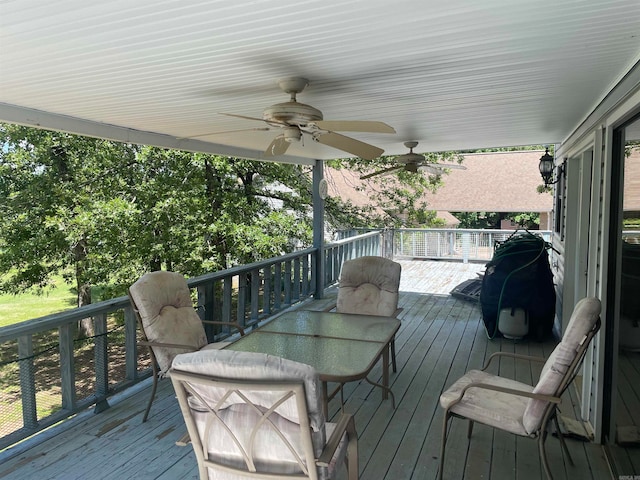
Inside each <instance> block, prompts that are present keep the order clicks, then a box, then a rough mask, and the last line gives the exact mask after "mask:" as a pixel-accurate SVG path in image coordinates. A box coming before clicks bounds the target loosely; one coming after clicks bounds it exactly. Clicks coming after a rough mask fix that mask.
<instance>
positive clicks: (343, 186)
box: [325, 150, 553, 230]
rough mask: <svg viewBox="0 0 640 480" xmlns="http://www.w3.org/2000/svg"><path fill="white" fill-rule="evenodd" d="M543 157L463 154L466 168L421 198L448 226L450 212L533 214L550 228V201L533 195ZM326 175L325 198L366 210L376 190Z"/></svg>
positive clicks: (346, 175)
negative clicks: (538, 215) (327, 195)
mask: <svg viewBox="0 0 640 480" xmlns="http://www.w3.org/2000/svg"><path fill="white" fill-rule="evenodd" d="M543 154H544V152H543V151H540V150H528V151H520V152H499V153H474V154H466V155H464V162H463V165H464V166H465V167H466V170H450V171H449V173H448V174H446V175H443V176H442V181H443V184H444V185H443V186H442V187H440V188H439V189H438V190H437V191H436V192H435V193H427V194H426V195H425V197H424V199H425V200H426V202H427V204H428V208H429V210H435V211H436V212H437V214H438V218H441V219H443V220H444V222H445V225H446V226H447V227H449V228H453V227H456V226H457V225H458V223H459V222H458V220H457V219H456V218H455V217H454V216H453V215H451V213H449V212H503V213H510V212H536V213H539V214H540V228H541V229H543V230H550V229H551V227H552V225H551V211H552V208H553V197H552V195H551V194H550V193H538V191H537V187H538V186H539V185H541V184H542V179H541V177H540V172H539V170H538V162H539V160H540V157H541V156H542V155H543ZM325 177H326V178H327V181H328V183H329V195H332V196H339V197H341V198H342V199H344V200H349V201H351V202H352V203H353V204H354V205H357V206H369V207H371V205H372V204H371V192H372V189H373V188H375V187H374V186H373V185H372V184H371V183H369V182H368V181H363V180H360V179H359V177H358V175H357V174H356V173H354V172H351V171H348V170H334V169H331V168H329V169H327V170H326V171H325ZM373 208H374V210H375V211H376V212H377V213H381V214H386V215H394V212H387V211H383V210H382V209H381V208H380V206H378V205H374V206H373ZM503 226H504V227H505V228H509V227H510V226H509V225H503Z"/></svg>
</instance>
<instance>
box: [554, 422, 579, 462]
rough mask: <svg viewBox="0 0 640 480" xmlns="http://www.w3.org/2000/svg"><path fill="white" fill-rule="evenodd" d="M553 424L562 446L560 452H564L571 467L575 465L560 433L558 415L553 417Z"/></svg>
mask: <svg viewBox="0 0 640 480" xmlns="http://www.w3.org/2000/svg"><path fill="white" fill-rule="evenodd" d="M553 423H554V425H555V427H556V433H557V434H558V440H560V445H562V450H563V451H564V454H565V455H566V456H567V458H568V459H569V463H570V464H571V466H574V465H575V463H573V458H571V454H570V453H569V449H568V448H567V442H565V441H564V436H563V435H562V432H561V431H560V424H559V423H558V415H554V416H553Z"/></svg>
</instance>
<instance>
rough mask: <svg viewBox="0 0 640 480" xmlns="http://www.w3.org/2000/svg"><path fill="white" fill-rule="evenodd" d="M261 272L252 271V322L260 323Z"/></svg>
mask: <svg viewBox="0 0 640 480" xmlns="http://www.w3.org/2000/svg"><path fill="white" fill-rule="evenodd" d="M260 283H261V282H260V270H259V269H257V268H256V269H254V270H251V314H250V317H249V319H250V322H251V323H254V322H257V321H258V313H259V310H260Z"/></svg>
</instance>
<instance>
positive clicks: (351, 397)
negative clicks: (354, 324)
mask: <svg viewBox="0 0 640 480" xmlns="http://www.w3.org/2000/svg"><path fill="white" fill-rule="evenodd" d="M456 265H457V266H458V267H459V268H458V270H456V269H455V268H454V267H456ZM479 270H481V266H478V265H475V266H473V265H471V266H469V265H467V266H463V265H462V264H447V263H446V262H421V265H413V264H411V265H410V264H409V263H408V262H406V265H405V262H403V283H402V290H403V293H402V295H401V300H400V306H401V307H402V308H403V309H404V310H403V312H402V314H401V318H402V327H401V330H400V331H399V333H398V335H397V337H396V349H397V358H398V372H397V373H396V374H392V375H391V382H392V390H393V392H394V394H395V398H396V408H395V410H394V409H393V408H392V406H391V402H390V401H382V400H381V394H380V391H379V390H378V389H375V388H373V387H372V386H371V385H369V384H368V383H366V382H360V383H352V384H349V385H348V386H347V387H346V389H345V396H346V407H345V408H346V410H347V411H348V412H350V413H353V414H354V415H355V419H356V428H357V430H358V434H359V449H360V452H359V453H360V470H361V471H360V478H361V479H372V480H380V479H390V480H398V479H421V480H422V479H433V478H435V476H436V474H437V469H438V458H439V455H440V439H441V426H442V411H441V408H440V407H439V404H438V399H439V395H440V392H441V391H442V389H443V388H444V387H445V386H448V385H449V384H451V383H452V382H453V380H454V379H455V378H457V377H459V376H460V375H462V374H463V373H464V372H465V371H466V370H468V369H470V368H478V367H480V366H481V365H482V363H483V362H484V360H485V358H487V357H488V355H490V354H491V353H492V352H494V351H497V350H508V351H516V352H518V353H524V354H532V355H544V354H548V353H549V351H550V349H551V348H553V344H552V342H551V341H550V342H546V343H528V342H514V341H510V340H504V339H503V340H498V339H496V340H488V339H487V337H486V335H485V332H484V327H483V325H482V321H481V314H480V311H479V308H478V307H477V305H475V304H473V303H471V302H468V301H464V300H457V299H455V298H453V297H451V296H450V295H448V292H449V291H450V290H451V288H452V287H453V286H455V285H456V284H458V283H460V282H462V281H464V280H466V279H468V278H474V277H475V275H476V272H477V271H479ZM420 282H422V283H420ZM420 288H421V289H422V290H421V291H420V290H419V289H420ZM316 305H317V306H321V305H322V303H321V302H317V303H311V304H307V305H304V307H303V308H313V307H314V306H316ZM373 373H374V375H373V378H375V376H380V369H379V368H378V369H377V370H374V372H373ZM501 373H502V374H504V375H513V376H514V377H515V378H517V379H520V380H523V381H531V378H532V377H534V376H536V375H537V373H538V372H536V371H534V370H532V369H530V368H529V366H528V365H527V366H525V365H520V364H514V363H506V364H503V365H502V367H501ZM148 394H149V390H148V388H145V389H142V390H141V391H139V392H138V393H136V394H134V395H131V396H129V397H128V398H125V399H123V400H121V401H119V402H117V403H114V404H113V405H112V407H111V408H110V409H108V410H107V411H105V412H103V413H101V414H99V415H92V414H91V415H83V416H80V417H81V418H79V419H78V420H76V421H73V422H65V423H67V424H68V425H71V428H67V429H66V430H62V431H60V432H59V433H57V432H54V433H56V434H55V435H53V434H49V436H50V438H49V439H48V440H47V441H45V442H44V443H42V444H40V445H36V446H33V447H31V448H29V449H28V450H27V451H25V452H23V453H21V454H20V455H17V456H15V457H14V458H11V459H9V460H8V461H6V462H4V464H3V465H2V466H0V477H3V478H11V479H32V478H41V479H48V478H52V479H53V478H56V479H65V480H66V479H69V480H70V479H87V478H96V479H98V478H99V479H118V480H124V479H129V478H136V479H152V478H153V479H191V478H197V469H196V461H195V456H194V454H193V451H192V449H191V447H189V446H188V447H178V446H176V445H175V444H174V442H175V441H176V440H177V439H178V438H179V437H180V436H181V435H182V433H184V431H185V427H184V424H183V420H182V417H181V415H180V412H179V408H178V405H177V401H176V400H175V398H174V396H173V391H172V386H171V383H170V382H169V381H163V382H160V393H159V396H158V398H157V399H156V401H155V402H154V404H153V407H152V410H151V415H150V418H149V420H148V421H147V422H146V423H145V424H142V423H141V416H142V412H143V410H144V406H145V403H146V401H147V398H148V397H147V395H148ZM338 407H339V406H338V405H337V402H336V401H334V402H333V403H332V404H331V405H330V411H331V412H330V413H331V414H335V413H336V412H337V410H338ZM576 408H577V399H576V396H575V393H574V392H568V394H567V395H566V399H565V402H564V404H563V405H562V413H563V415H566V416H568V417H573V415H574V410H575V409H576ZM568 443H569V448H570V451H571V454H572V456H573V458H574V461H575V463H576V465H575V466H570V465H569V464H568V463H567V462H566V459H565V458H563V455H562V453H561V451H560V448H559V443H558V440H557V439H556V438H553V437H549V438H548V439H547V451H548V455H549V459H550V462H551V466H552V470H553V472H554V475H555V478H556V479H572V480H574V479H593V480H600V479H605V478H611V475H610V473H609V469H608V466H607V463H606V460H605V458H604V455H603V452H602V449H601V447H600V446H599V445H594V444H591V443H588V442H582V441H578V440H571V439H570V440H568ZM446 460H447V461H446V465H445V475H444V477H445V478H446V479H480V478H482V479H497V480H501V479H519V480H527V479H536V480H537V479H542V478H544V473H543V472H542V470H541V465H540V462H539V460H538V454H537V449H536V442H535V441H531V440H528V439H521V438H516V437H515V436H513V435H508V434H502V433H494V432H493V430H491V429H489V428H487V427H483V426H481V425H478V426H477V427H476V428H475V429H474V435H473V437H472V439H471V442H470V443H469V442H467V440H466V423H465V422H462V421H460V420H457V421H456V420H454V421H453V426H452V433H451V434H450V439H449V443H448V448H447V457H446Z"/></svg>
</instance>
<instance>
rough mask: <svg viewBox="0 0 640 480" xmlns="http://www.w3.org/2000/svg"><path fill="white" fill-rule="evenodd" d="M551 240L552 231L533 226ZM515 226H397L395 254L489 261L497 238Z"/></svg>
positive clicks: (424, 257) (508, 232)
mask: <svg viewBox="0 0 640 480" xmlns="http://www.w3.org/2000/svg"><path fill="white" fill-rule="evenodd" d="M530 232H531V233H533V234H535V235H541V236H542V238H544V239H545V240H546V241H548V242H550V241H551V231H549V230H530ZM513 233H514V230H476V229H461V228H460V229H458V228H453V229H446V228H429V229H418V228H401V229H395V230H394V236H393V256H394V257H399V258H402V257H405V258H407V257H408V258H420V259H440V260H462V261H463V262H464V263H467V262H469V261H485V262H486V261H488V260H491V258H492V257H493V252H494V247H495V244H496V242H503V241H505V240H506V239H507V238H508V237H509V236H510V235H513Z"/></svg>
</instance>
